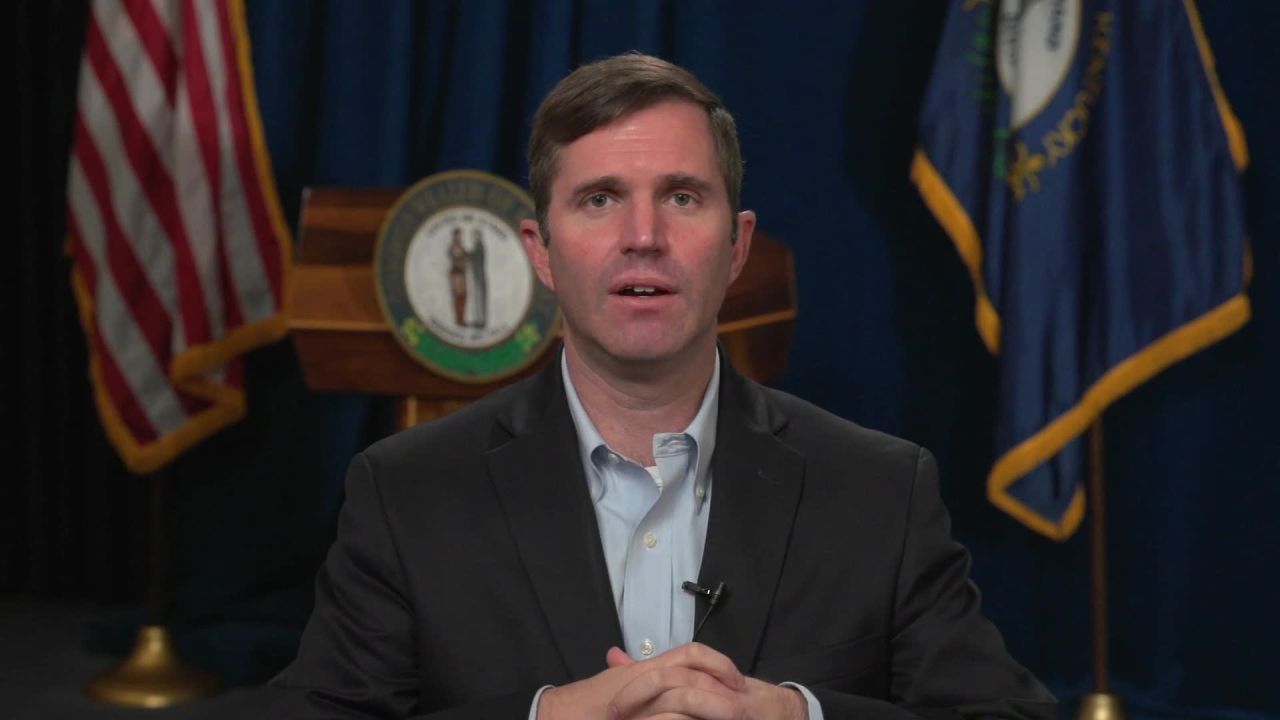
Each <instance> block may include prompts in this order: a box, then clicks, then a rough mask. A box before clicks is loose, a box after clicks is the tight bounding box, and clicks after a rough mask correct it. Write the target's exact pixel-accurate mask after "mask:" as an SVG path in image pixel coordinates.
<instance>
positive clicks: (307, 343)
mask: <svg viewBox="0 0 1280 720" xmlns="http://www.w3.org/2000/svg"><path fill="white" fill-rule="evenodd" d="M401 192H402V190H400V189H394V188H390V189H384V188H377V189H347V188H309V189H307V190H306V191H305V192H304V193H303V198H302V213H301V222H300V227H299V230H298V236H299V246H298V248H297V250H296V253H295V255H294V268H293V277H292V291H291V295H290V298H289V305H288V315H289V330H290V333H291V334H292V336H293V343H294V346H295V347H296V349H297V351H298V357H299V359H300V360H301V362H302V369H303V373H304V375H305V377H306V381H307V385H308V386H309V387H311V388H312V389H313V390H341V391H347V392H352V391H354V392H365V393H373V394H380V395H392V396H396V397H398V398H399V403H398V409H397V425H398V426H399V427H401V428H404V427H409V426H411V425H414V424H416V423H419V422H423V421H426V420H431V419H434V418H437V417H440V416H442V415H445V414H447V413H449V412H452V411H453V410H456V409H458V408H460V407H463V406H465V405H466V404H467V403H469V402H471V401H473V400H475V399H477V398H479V397H482V396H484V395H486V394H487V393H489V392H491V391H492V390H494V389H496V388H498V387H501V386H502V385H506V384H508V383H511V382H514V381H516V380H519V379H520V378H523V377H527V376H529V375H532V374H533V373H536V372H538V371H539V370H541V369H542V367H543V366H544V364H545V363H546V362H547V360H548V359H549V358H550V357H552V353H553V352H555V351H557V350H558V349H559V347H560V343H559V342H555V343H552V344H551V345H550V346H549V347H548V348H547V350H546V351H545V352H544V353H543V355H542V357H540V358H539V359H538V361H537V362H535V363H534V364H532V365H531V366H529V367H528V368H526V369H525V370H523V371H522V372H520V373H518V374H516V375H514V376H512V377H508V378H504V379H503V380H501V381H498V382H493V383H485V384H468V383H460V382H456V381H454V380H450V379H448V378H444V377H441V376H440V375H437V374H435V373H433V372H431V370H429V369H427V368H426V367H425V366H423V365H421V364H419V363H418V362H417V361H416V360H414V359H413V358H412V357H411V356H410V355H409V354H408V353H407V352H406V351H405V350H404V349H403V348H401V347H400V344H399V343H398V342H397V341H396V339H395V337H394V336H393V335H392V330H391V327H390V325H388V324H387V321H386V319H385V318H384V317H383V315H382V310H381V308H380V307H379V306H378V297H377V291H376V289H375V286H374V276H373V253H374V246H375V245H376V244H377V240H378V230H379V228H380V227H381V225H382V221H383V218H385V217H386V214H387V212H388V211H389V210H390V209H391V206H392V205H393V204H394V203H395V201H396V200H397V199H398V198H399V197H400V194H401ZM795 316H796V287H795V270H794V268H793V266H792V259H791V251H790V250H788V249H787V248H786V246H784V245H783V244H782V243H780V242H778V241H777V240H775V239H773V238H771V237H769V236H768V235H766V234H764V233H762V232H759V231H756V233H755V236H754V240H753V242H752V248H751V256H750V258H749V259H748V260H747V264H746V267H745V268H744V269H743V271H742V275H741V276H739V278H738V280H737V282H735V283H734V284H733V285H732V286H731V287H730V288H729V291H728V294H727V297H726V298H725V302H724V307H722V308H721V311H720V317H719V322H720V326H719V334H720V341H721V342H722V343H723V345H724V347H725V350H726V351H727V352H728V354H729V357H730V359H731V360H732V361H733V364H734V366H735V367H737V369H738V370H739V371H740V372H742V373H743V374H744V375H746V376H747V377H750V378H752V379H755V380H760V381H763V380H767V379H769V378H772V377H775V376H777V375H778V374H780V373H781V372H782V369H783V367H784V365H785V363H786V358H787V351H788V349H789V348H790V346H791V331H792V325H793V323H794V320H795Z"/></svg>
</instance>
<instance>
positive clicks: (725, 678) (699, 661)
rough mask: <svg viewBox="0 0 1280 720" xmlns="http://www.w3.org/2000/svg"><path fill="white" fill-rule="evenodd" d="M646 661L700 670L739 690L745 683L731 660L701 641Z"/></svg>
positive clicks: (673, 649)
mask: <svg viewBox="0 0 1280 720" xmlns="http://www.w3.org/2000/svg"><path fill="white" fill-rule="evenodd" d="M646 662H653V663H657V664H660V665H664V666H667V667H672V666H676V665H679V666H681V667H687V668H692V669H694V670H701V671H702V672H705V673H707V674H708V675H711V676H712V677H714V678H715V679H717V680H719V681H720V682H722V683H724V684H725V685H726V686H728V687H729V688H730V689H732V690H741V689H743V688H744V687H746V685H747V678H746V677H745V676H744V675H743V674H742V673H741V672H739V671H738V668H737V666H735V665H734V664H733V661H732V660H730V659H729V658H728V657H727V656H725V655H724V654H723V653H720V652H717V651H716V650H713V649H712V648H710V647H708V646H706V645H703V644H702V643H696V642H693V643H687V644H684V645H681V646H680V647H677V648H672V649H671V650H668V651H667V652H665V653H663V654H661V655H659V656H658V657H656V658H653V659H652V660H647V661H646Z"/></svg>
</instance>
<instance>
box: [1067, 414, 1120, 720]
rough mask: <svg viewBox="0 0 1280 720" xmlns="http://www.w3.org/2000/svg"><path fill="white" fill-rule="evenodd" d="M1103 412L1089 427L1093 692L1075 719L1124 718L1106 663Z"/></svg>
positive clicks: (1105, 521)
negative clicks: (1111, 685) (1113, 691)
mask: <svg viewBox="0 0 1280 720" xmlns="http://www.w3.org/2000/svg"><path fill="white" fill-rule="evenodd" d="M1103 460H1104V453H1103V441H1102V415H1098V419H1097V420H1095V421H1094V422H1093V425H1091V426H1090V427H1089V490H1088V495H1089V517H1090V518H1091V520H1090V522H1089V527H1090V530H1089V576H1090V580H1091V583H1090V585H1091V597H1090V600H1091V603H1092V605H1093V692H1091V693H1089V694H1088V695H1085V696H1084V698H1082V699H1081V701H1080V711H1079V713H1077V715H1076V720H1123V718H1124V709H1123V708H1122V707H1121V705H1120V697H1119V696H1118V695H1115V694H1113V693H1112V692H1111V690H1110V681H1109V677H1108V676H1109V671H1108V667H1107V660H1108V658H1107V649H1108V646H1109V642H1108V636H1107V516H1106V493H1105V491H1104V485H1103Z"/></svg>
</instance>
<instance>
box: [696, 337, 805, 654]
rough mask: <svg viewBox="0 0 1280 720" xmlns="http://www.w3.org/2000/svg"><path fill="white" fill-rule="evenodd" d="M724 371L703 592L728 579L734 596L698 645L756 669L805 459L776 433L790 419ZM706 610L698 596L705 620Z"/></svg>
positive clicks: (713, 617)
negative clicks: (704, 644) (776, 412)
mask: <svg viewBox="0 0 1280 720" xmlns="http://www.w3.org/2000/svg"><path fill="white" fill-rule="evenodd" d="M723 368H725V369H727V370H728V372H723V373H722V374H724V379H723V381H722V383H721V387H720V394H721V395H720V412H719V418H718V420H717V429H716V449H715V455H714V457H713V458H712V461H711V473H712V475H711V482H712V488H711V517H710V519H709V521H708V525H707V542H706V546H705V549H704V551H703V556H702V567H701V569H700V571H699V578H698V581H699V583H700V584H701V585H703V586H704V587H713V586H715V585H716V583H718V582H721V581H723V582H724V583H725V587H726V589H727V594H726V596H725V598H724V599H723V600H722V601H721V603H720V604H719V605H718V606H717V607H716V608H715V610H713V611H712V613H711V616H710V617H709V618H708V620H707V622H706V625H705V626H704V627H703V629H702V632H701V633H700V634H699V636H698V640H699V641H700V642H705V643H706V644H708V645H710V646H712V647H714V648H716V649H718V650H720V651H721V652H723V653H725V654H726V655H728V656H729V657H730V658H731V659H732V660H733V662H734V664H735V665H737V666H738V668H739V669H740V670H742V671H743V672H750V671H751V669H752V666H753V665H754V663H755V659H756V652H757V650H758V648H759V645H760V639H761V636H762V634H763V632H764V628H765V623H766V622H767V620H768V616H769V610H770V607H771V606H772V604H773V597H774V593H775V591H776V589H777V586H778V578H779V576H780V575H781V573H782V565H783V560H784V558H785V557H786V552H787V544H788V541H789V540H790V537H791V527H792V524H793V522H794V519H795V512H796V505H797V503H798V502H799V499H800V490H801V485H802V480H803V475H804V460H803V458H802V457H801V456H800V455H798V454H797V453H796V452H795V451H794V450H792V449H791V448H789V447H788V446H787V445H785V444H784V443H783V442H782V441H781V440H779V439H778V438H777V437H776V435H775V433H776V432H777V431H778V430H780V429H781V428H782V427H783V426H784V425H785V424H786V420H785V418H783V417H781V416H779V415H777V414H775V413H773V412H772V411H771V408H770V406H769V405H768V403H767V402H766V401H765V399H764V397H763V396H762V394H761V393H760V391H759V389H757V388H756V387H754V386H753V385H751V384H749V383H748V382H747V381H746V380H744V379H743V378H742V377H741V376H740V375H738V374H737V373H736V372H735V371H734V370H733V369H732V368H731V367H729V364H728V363H727V362H725V363H724V364H723ZM706 607H707V606H706V601H705V600H704V599H702V598H699V599H698V618H699V619H701V617H702V614H703V613H705V612H706Z"/></svg>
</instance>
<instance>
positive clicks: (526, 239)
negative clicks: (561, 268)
mask: <svg viewBox="0 0 1280 720" xmlns="http://www.w3.org/2000/svg"><path fill="white" fill-rule="evenodd" d="M520 241H521V242H523V243H524V251H525V253H527V254H528V255H529V262H531V263H533V271H534V272H536V273H538V279H539V280H541V281H542V284H543V285H546V286H547V289H548V290H550V291H551V292H555V290H556V281H555V279H554V278H552V277H551V258H550V256H549V255H548V254H547V244H546V243H545V242H543V239H542V229H541V228H539V227H538V221H537V220H534V219H532V218H530V219H527V220H521V221H520Z"/></svg>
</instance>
